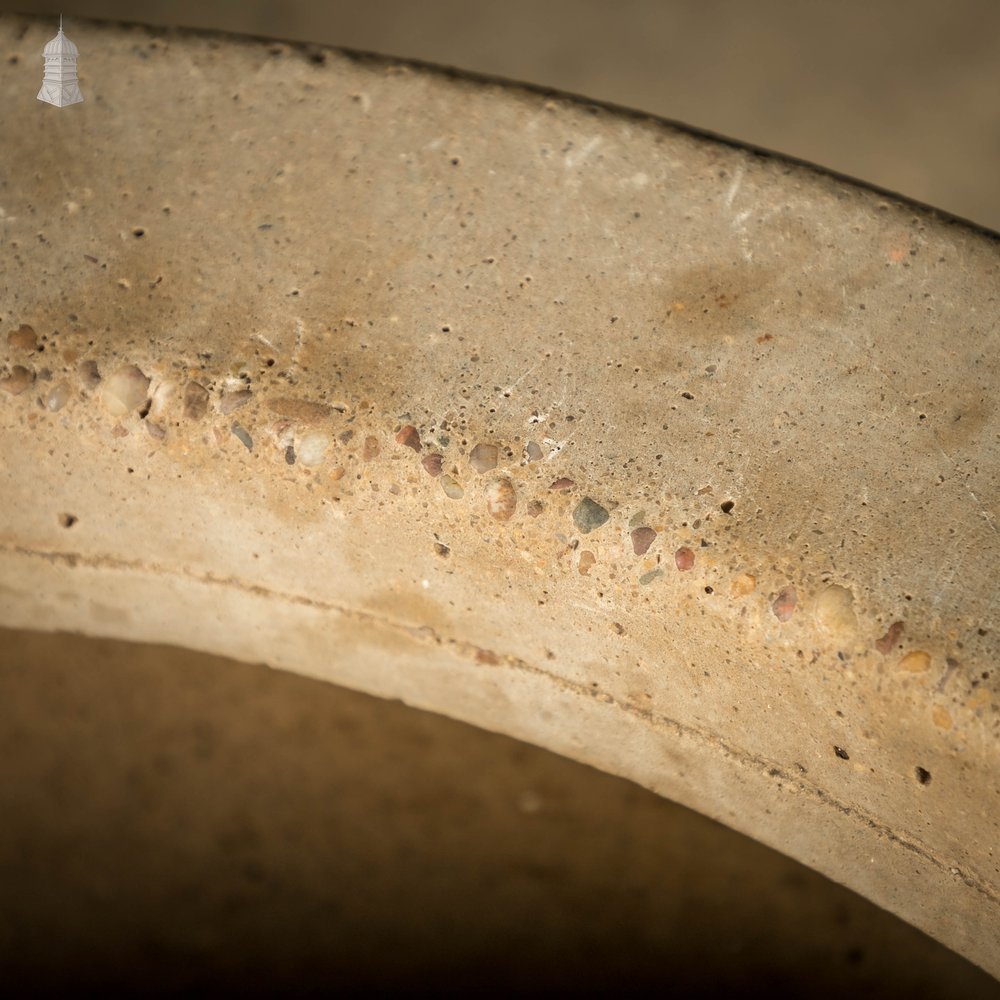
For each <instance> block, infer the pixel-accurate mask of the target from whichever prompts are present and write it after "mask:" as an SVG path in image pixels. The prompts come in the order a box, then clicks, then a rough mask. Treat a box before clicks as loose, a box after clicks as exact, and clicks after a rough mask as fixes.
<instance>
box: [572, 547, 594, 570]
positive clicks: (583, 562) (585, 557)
mask: <svg viewBox="0 0 1000 1000" xmlns="http://www.w3.org/2000/svg"><path fill="white" fill-rule="evenodd" d="M596 562H597V556H595V555H594V553H593V552H591V551H590V550H589V549H584V551H583V552H581V553H580V564H579V566H578V567H577V569H579V571H580V575H581V576H587V574H588V573H590V569H591V567H592V566H593V565H594V563H596Z"/></svg>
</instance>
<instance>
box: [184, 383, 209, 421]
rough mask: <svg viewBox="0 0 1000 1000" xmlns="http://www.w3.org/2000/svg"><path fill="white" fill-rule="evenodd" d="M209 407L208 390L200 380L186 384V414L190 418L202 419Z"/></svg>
mask: <svg viewBox="0 0 1000 1000" xmlns="http://www.w3.org/2000/svg"><path fill="white" fill-rule="evenodd" d="M207 409H208V390H207V389H206V388H205V387H204V386H203V385H201V384H200V383H198V382H188V384H187V385H186V386H184V416H185V417H187V418H188V420H201V418H202V417H203V416H205V411H206V410H207Z"/></svg>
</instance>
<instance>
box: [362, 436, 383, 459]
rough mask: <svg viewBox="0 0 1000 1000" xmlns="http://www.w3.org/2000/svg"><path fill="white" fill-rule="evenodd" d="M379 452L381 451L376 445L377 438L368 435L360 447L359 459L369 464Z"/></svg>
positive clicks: (377, 444)
mask: <svg viewBox="0 0 1000 1000" xmlns="http://www.w3.org/2000/svg"><path fill="white" fill-rule="evenodd" d="M381 450H382V449H381V447H380V445H379V443H378V438H377V437H375V436H374V435H372V434H369V435H368V437H366V438H365V443H364V444H363V445H362V447H361V457H362V458H363V459H364V460H365V461H366V462H370V461H371V460H372V459H373V458H375V457H376V456H377V455H378V453H379V452H380V451H381Z"/></svg>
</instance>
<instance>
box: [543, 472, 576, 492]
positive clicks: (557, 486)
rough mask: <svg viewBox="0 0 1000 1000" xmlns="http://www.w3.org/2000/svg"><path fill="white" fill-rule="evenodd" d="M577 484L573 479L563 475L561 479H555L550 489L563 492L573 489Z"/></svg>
mask: <svg viewBox="0 0 1000 1000" xmlns="http://www.w3.org/2000/svg"><path fill="white" fill-rule="evenodd" d="M575 485H576V483H574V482H573V480H572V479H567V478H566V477H565V476H562V477H560V478H559V479H557V480H555V482H553V483H552V485H551V486H549V489H550V490H552V491H553V492H556V493H561V492H564V491H566V490H571V489H572V488H573V487H574V486H575Z"/></svg>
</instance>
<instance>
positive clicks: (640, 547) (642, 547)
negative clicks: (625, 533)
mask: <svg viewBox="0 0 1000 1000" xmlns="http://www.w3.org/2000/svg"><path fill="white" fill-rule="evenodd" d="M655 538H656V532H655V531H654V530H653V529H652V528H648V527H642V528H636V529H635V530H634V531H633V532H632V551H633V552H634V553H635V554H636V555H637V556H644V555H645V554H646V553H647V552H648V551H649V547H650V545H652V544H653V540H654V539H655Z"/></svg>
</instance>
